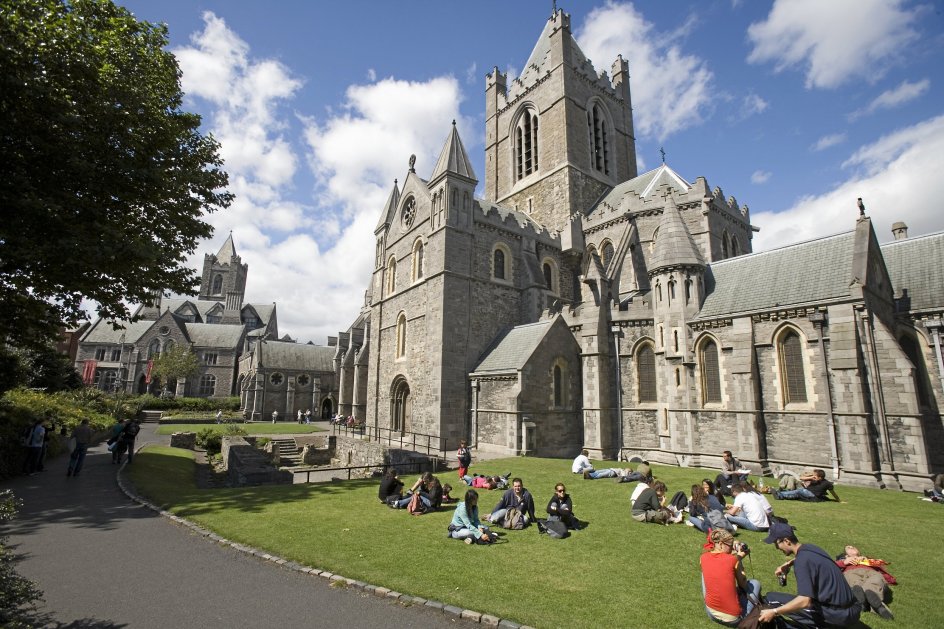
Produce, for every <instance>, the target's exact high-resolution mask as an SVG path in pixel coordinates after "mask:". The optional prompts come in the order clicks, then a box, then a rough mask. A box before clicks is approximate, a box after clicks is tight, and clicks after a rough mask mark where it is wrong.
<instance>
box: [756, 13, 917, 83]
mask: <svg viewBox="0 0 944 629" xmlns="http://www.w3.org/2000/svg"><path fill="white" fill-rule="evenodd" d="M902 4H903V1H902V0H829V1H827V2H823V1H822V0H776V2H775V3H774V6H773V8H772V9H771V10H770V14H769V15H768V16H767V19H766V20H764V21H763V22H756V23H754V24H751V25H750V26H749V27H748V29H747V35H748V39H749V40H750V41H751V43H752V44H753V46H754V48H753V50H751V53H750V54H749V55H748V58H747V60H748V61H749V62H751V63H768V62H772V63H774V64H775V68H776V70H777V71H778V72H780V71H782V70H785V69H787V68H794V67H801V68H803V70H804V72H805V73H806V86H807V87H808V88H813V87H817V88H833V87H837V86H839V85H842V84H843V83H844V82H846V81H848V80H850V79H852V78H854V77H861V78H864V79H865V80H867V81H875V80H877V79H878V78H880V77H881V76H882V74H883V73H884V71H885V69H887V67H888V65H889V64H890V63H892V62H894V61H895V60H896V59H897V58H898V57H899V56H900V55H901V54H902V52H903V51H904V50H905V49H906V47H907V45H908V44H910V43H912V42H914V40H916V39H917V38H918V33H917V32H916V31H915V29H914V28H913V27H912V24H913V22H914V21H915V18H916V16H917V14H918V13H919V12H920V11H921V9H920V8H915V9H912V10H907V9H904V8H903V7H902V6H901V5H902Z"/></svg>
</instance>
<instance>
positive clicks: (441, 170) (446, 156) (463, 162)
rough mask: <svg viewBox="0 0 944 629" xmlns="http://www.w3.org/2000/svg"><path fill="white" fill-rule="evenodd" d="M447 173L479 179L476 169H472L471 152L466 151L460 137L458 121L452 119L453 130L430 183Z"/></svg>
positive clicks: (472, 179) (474, 179)
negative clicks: (457, 126)
mask: <svg viewBox="0 0 944 629" xmlns="http://www.w3.org/2000/svg"><path fill="white" fill-rule="evenodd" d="M446 173H451V174H454V175H459V176H460V177H464V178H465V179H468V180H469V181H478V179H476V177H475V171H473V170H472V162H471V161H470V160H469V154H468V153H466V152H465V146H463V145H462V139H461V138H460V137H459V131H458V129H456V121H455V120H453V121H452V130H451V131H450V132H449V137H447V138H446V143H445V145H444V146H443V149H442V152H441V153H440V154H439V159H438V160H437V161H436V167H435V168H434V169H433V174H432V175H431V176H430V178H429V181H430V183H431V184H432V183H435V182H436V180H437V179H439V178H441V177H443V176H444V175H445V174H446Z"/></svg>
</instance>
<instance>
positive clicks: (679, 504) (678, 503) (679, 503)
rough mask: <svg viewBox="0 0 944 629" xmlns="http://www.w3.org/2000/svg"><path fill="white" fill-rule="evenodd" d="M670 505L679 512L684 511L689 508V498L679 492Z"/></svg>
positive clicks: (682, 492)
mask: <svg viewBox="0 0 944 629" xmlns="http://www.w3.org/2000/svg"><path fill="white" fill-rule="evenodd" d="M669 504H670V505H672V506H673V507H675V508H676V509H678V510H679V511H682V510H683V509H685V507H687V506H688V496H686V495H685V492H684V491H677V492H675V495H674V496H672V500H670V501H669Z"/></svg>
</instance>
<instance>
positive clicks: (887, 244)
mask: <svg viewBox="0 0 944 629" xmlns="http://www.w3.org/2000/svg"><path fill="white" fill-rule="evenodd" d="M935 236H944V230H941V231H936V232H931V233H930V234H921V235H920V236H913V237H911V238H902V239H901V240H890V241H888V242H885V243H881V244H880V245H879V247H881V248H885V247H893V246H895V245H901V244H905V243H908V242H915V241H916V240H924V239H925V238H934V237H935Z"/></svg>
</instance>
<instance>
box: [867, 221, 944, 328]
mask: <svg viewBox="0 0 944 629" xmlns="http://www.w3.org/2000/svg"><path fill="white" fill-rule="evenodd" d="M882 257H883V258H885V266H886V268H887V269H888V275H889V278H890V279H891V282H892V287H893V288H894V290H895V296H896V297H897V296H899V292H900V291H901V290H902V289H907V291H908V297H909V298H910V299H911V310H931V309H942V308H944V232H938V233H936V234H928V235H926V236H919V237H917V238H908V239H906V240H896V241H893V242H889V243H886V244H884V245H882Z"/></svg>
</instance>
